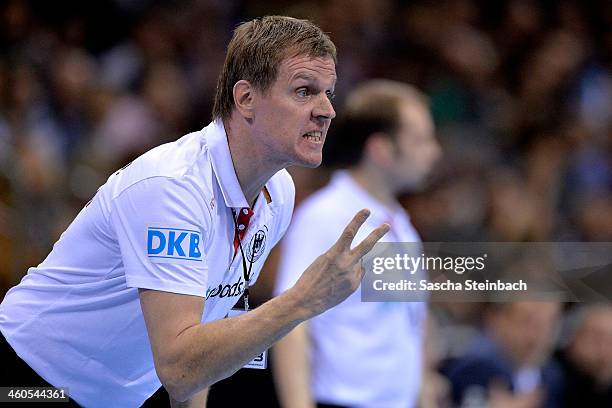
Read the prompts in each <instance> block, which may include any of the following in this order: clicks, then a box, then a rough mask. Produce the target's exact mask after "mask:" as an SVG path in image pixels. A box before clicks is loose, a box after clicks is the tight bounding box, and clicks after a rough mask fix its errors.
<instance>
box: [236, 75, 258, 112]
mask: <svg viewBox="0 0 612 408" xmlns="http://www.w3.org/2000/svg"><path fill="white" fill-rule="evenodd" d="M254 91H255V89H254V88H253V85H251V83H250V82H249V81H246V80H244V79H241V80H240V81H238V82H236V83H235V84H234V89H233V93H234V106H235V107H236V110H237V111H238V112H239V113H240V115H242V116H243V117H244V118H246V119H252V118H253V102H254V100H255V92H254Z"/></svg>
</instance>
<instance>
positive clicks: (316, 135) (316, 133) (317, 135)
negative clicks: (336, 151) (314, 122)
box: [304, 131, 323, 142]
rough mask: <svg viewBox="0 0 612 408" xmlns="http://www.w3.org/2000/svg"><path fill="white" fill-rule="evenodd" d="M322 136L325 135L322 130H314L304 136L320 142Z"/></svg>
mask: <svg viewBox="0 0 612 408" xmlns="http://www.w3.org/2000/svg"><path fill="white" fill-rule="evenodd" d="M321 136H323V133H322V132H320V131H313V132H308V133H306V134H305V135H304V137H305V138H306V139H308V140H312V141H315V142H320V141H321Z"/></svg>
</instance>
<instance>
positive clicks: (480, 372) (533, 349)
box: [443, 301, 563, 408]
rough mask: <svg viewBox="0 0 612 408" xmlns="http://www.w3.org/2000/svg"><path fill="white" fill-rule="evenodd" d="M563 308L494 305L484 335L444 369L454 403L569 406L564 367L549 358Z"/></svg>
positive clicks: (545, 304) (553, 304)
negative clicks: (564, 398)
mask: <svg viewBox="0 0 612 408" xmlns="http://www.w3.org/2000/svg"><path fill="white" fill-rule="evenodd" d="M560 312H561V308H560V304H559V303H558V302H533V301H520V302H518V301H517V302H510V303H499V304H496V303H491V304H490V306H489V309H488V311H487V313H486V315H485V319H484V327H485V329H484V332H483V333H482V335H480V336H478V337H476V339H474V341H473V342H472V344H471V345H470V346H469V347H468V349H467V351H466V353H465V354H464V355H462V356H461V357H459V358H457V359H456V360H451V361H450V362H448V363H447V364H446V367H444V369H443V372H444V374H445V375H446V376H447V377H448V379H449V380H450V382H451V385H452V394H453V400H454V402H455V403H456V404H457V405H461V406H463V405H470V404H473V405H474V406H481V405H483V404H484V405H485V406H492V407H496V406H516V407H550V408H553V407H559V406H563V404H562V400H561V384H562V383H561V381H562V376H561V371H560V369H559V367H558V366H557V365H556V364H552V363H551V362H550V360H549V357H550V353H551V351H552V349H553V347H554V344H555V338H556V336H555V333H556V331H557V328H558V324H559V317H560ZM470 406H471V405H470Z"/></svg>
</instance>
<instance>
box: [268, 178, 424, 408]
mask: <svg viewBox="0 0 612 408" xmlns="http://www.w3.org/2000/svg"><path fill="white" fill-rule="evenodd" d="M362 208H369V209H370V210H371V215H370V217H369V218H368V219H367V220H366V222H365V224H364V225H363V226H362V227H361V229H360V230H359V233H358V234H357V236H356V237H355V239H354V241H353V244H354V245H355V244H357V243H358V242H360V241H361V240H363V239H364V238H365V237H366V236H367V234H369V233H370V232H371V231H372V230H373V229H375V228H376V227H378V226H379V225H381V224H383V223H385V222H386V223H389V224H390V225H391V230H390V231H389V232H388V233H387V234H386V235H385V236H384V237H383V239H382V240H381V241H386V242H420V238H419V236H418V234H417V232H416V231H415V230H414V228H413V226H412V224H411V223H410V220H409V218H408V215H407V214H406V212H405V211H404V210H403V209H402V208H401V207H400V206H399V204H397V205H396V206H395V207H394V208H388V207H386V206H384V205H383V204H381V203H380V202H378V201H376V200H375V199H374V198H373V197H371V196H370V195H369V194H368V193H367V192H366V191H365V190H363V189H362V188H361V187H360V186H359V185H358V184H357V183H356V182H355V181H354V180H353V178H352V177H351V176H350V175H349V173H348V172H346V171H340V172H337V173H335V174H334V175H333V177H332V179H331V181H330V183H329V184H328V185H327V186H326V187H324V188H323V189H321V190H319V191H318V192H316V193H314V194H313V195H312V196H310V197H309V198H308V199H306V200H305V201H304V203H303V204H302V205H301V206H300V207H299V208H298V209H297V210H296V212H295V215H294V218H293V222H292V223H291V227H290V228H289V231H288V232H287V236H286V238H285V239H284V241H283V243H282V251H281V260H280V267H279V271H278V275H277V286H276V293H277V294H278V293H281V292H283V291H284V290H286V289H288V288H290V287H291V286H293V284H294V283H295V282H296V281H297V279H298V278H299V277H300V274H301V272H302V271H304V269H305V268H306V267H307V266H308V265H310V263H311V262H312V261H313V260H314V259H315V258H316V257H317V256H319V255H320V254H321V253H323V252H324V251H326V250H327V249H329V247H331V246H332V245H333V244H334V242H336V240H337V239H338V237H339V236H340V233H341V232H342V230H343V229H344V227H345V226H346V225H347V224H348V223H349V221H350V220H351V218H352V217H353V216H354V215H355V213H357V211H359V210H360V209H362ZM425 313H426V305H425V304H424V303H417V302H414V303H410V302H408V303H365V302H363V303H362V302H361V293H360V290H357V291H356V292H355V293H353V294H352V295H351V296H349V297H348V298H347V299H346V300H345V301H344V302H342V303H340V304H339V305H338V306H336V307H334V308H332V309H330V310H328V311H326V312H324V313H322V314H321V315H319V316H317V317H315V318H313V319H311V320H310V321H309V322H308V333H309V337H310V342H311V345H312V348H311V350H310V353H309V355H310V364H311V387H312V392H313V396H314V398H315V399H316V400H317V401H318V402H322V403H328V404H336V405H343V406H350V407H373V408H400V407H401V408H407V407H412V406H415V405H416V402H417V397H418V394H419V387H420V379H421V361H422V336H423V328H422V326H423V321H424V317H425Z"/></svg>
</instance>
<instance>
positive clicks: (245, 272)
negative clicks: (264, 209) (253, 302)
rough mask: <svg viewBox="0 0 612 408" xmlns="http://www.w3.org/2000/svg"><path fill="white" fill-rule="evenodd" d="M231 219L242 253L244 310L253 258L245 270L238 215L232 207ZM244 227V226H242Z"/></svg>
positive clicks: (246, 305) (247, 303)
mask: <svg viewBox="0 0 612 408" xmlns="http://www.w3.org/2000/svg"><path fill="white" fill-rule="evenodd" d="M232 215H233V216H232V219H233V220H234V231H235V232H234V233H235V234H236V238H237V239H238V247H239V248H240V254H241V255H242V276H243V277H244V293H243V299H244V310H245V311H247V312H248V310H249V282H250V281H251V269H253V258H251V259H250V260H249V268H248V270H247V264H246V263H247V259H246V257H245V256H244V249H243V248H242V239H240V230H239V229H238V216H237V215H236V211H235V210H234V209H233V208H232ZM244 227H245V228H246V226H244Z"/></svg>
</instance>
